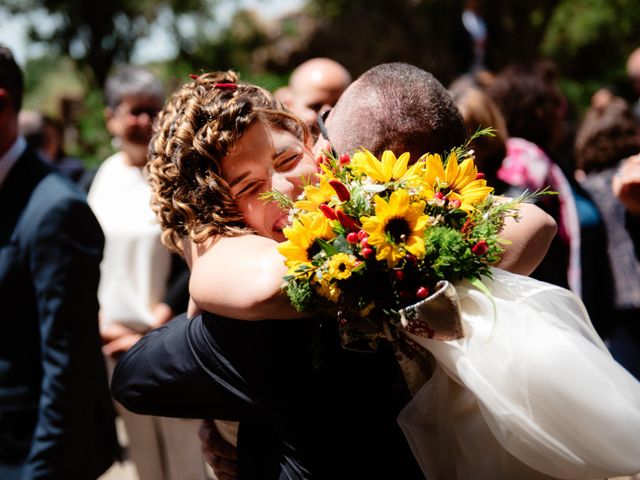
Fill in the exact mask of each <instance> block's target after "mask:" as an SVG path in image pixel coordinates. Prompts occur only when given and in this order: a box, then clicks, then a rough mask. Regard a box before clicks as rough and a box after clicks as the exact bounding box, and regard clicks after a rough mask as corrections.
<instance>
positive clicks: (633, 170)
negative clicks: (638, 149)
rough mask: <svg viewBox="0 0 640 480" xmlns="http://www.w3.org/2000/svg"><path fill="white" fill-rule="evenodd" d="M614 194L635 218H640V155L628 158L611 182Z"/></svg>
mask: <svg viewBox="0 0 640 480" xmlns="http://www.w3.org/2000/svg"><path fill="white" fill-rule="evenodd" d="M611 188H612V190H613V194H614V195H615V196H616V197H617V198H618V200H620V202H621V203H622V204H623V205H624V207H625V208H626V209H627V211H628V212H629V213H630V214H631V215H633V216H636V217H637V216H640V155H634V156H633V157H629V158H627V159H626V160H625V161H624V162H623V163H622V164H621V165H620V168H619V169H618V172H617V173H616V174H615V175H614V177H613V179H612V181H611Z"/></svg>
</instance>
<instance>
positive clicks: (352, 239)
mask: <svg viewBox="0 0 640 480" xmlns="http://www.w3.org/2000/svg"><path fill="white" fill-rule="evenodd" d="M347 242H349V243H358V234H357V233H356V232H349V233H347Z"/></svg>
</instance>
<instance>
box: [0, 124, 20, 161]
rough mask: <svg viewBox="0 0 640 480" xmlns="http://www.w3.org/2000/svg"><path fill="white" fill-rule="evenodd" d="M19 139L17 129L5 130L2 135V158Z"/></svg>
mask: <svg viewBox="0 0 640 480" xmlns="http://www.w3.org/2000/svg"><path fill="white" fill-rule="evenodd" d="M17 139H18V130H17V128H16V129H10V128H9V129H8V131H6V132H3V135H0V158H2V157H3V156H4V154H5V153H7V152H8V151H9V149H10V148H11V147H12V146H13V144H14V143H16V140H17Z"/></svg>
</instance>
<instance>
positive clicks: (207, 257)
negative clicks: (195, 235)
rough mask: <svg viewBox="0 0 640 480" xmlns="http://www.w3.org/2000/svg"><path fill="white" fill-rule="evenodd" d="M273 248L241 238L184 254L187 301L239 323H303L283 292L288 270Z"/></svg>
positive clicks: (257, 240) (251, 238)
mask: <svg viewBox="0 0 640 480" xmlns="http://www.w3.org/2000/svg"><path fill="white" fill-rule="evenodd" d="M277 245H278V243H277V242H276V241H275V240H271V239H268V238H265V237H261V236H258V235H244V236H242V237H227V238H219V239H217V240H216V241H215V242H214V243H212V244H211V245H203V246H192V247H191V248H189V249H187V250H186V253H185V255H189V256H190V263H191V280H190V283H189V293H190V294H191V298H192V299H193V301H194V302H195V304H196V305H197V306H198V307H199V308H200V309H201V310H205V311H208V312H212V313H215V314H218V315H222V316H225V317H231V318H236V319H239V320H263V319H267V318H269V319H293V318H302V317H305V316H306V315H305V314H303V313H300V312H298V311H296V309H295V308H293V307H292V306H291V304H290V303H289V300H288V299H287V296H286V294H285V293H284V292H283V291H282V288H281V287H282V283H283V277H284V275H285V274H286V272H287V268H286V267H285V264H284V257H282V255H280V253H278V251H277V250H276V247H277Z"/></svg>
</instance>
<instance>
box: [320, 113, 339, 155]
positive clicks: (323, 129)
mask: <svg viewBox="0 0 640 480" xmlns="http://www.w3.org/2000/svg"><path fill="white" fill-rule="evenodd" d="M330 112H331V109H330V108H327V109H326V110H324V111H322V112H320V113H318V119H317V120H316V121H317V123H318V128H319V129H320V135H322V138H324V139H325V140H326V141H327V142H329V145H331V155H333V158H338V152H336V149H335V148H333V145H332V143H331V140H330V139H329V132H328V131H327V127H326V126H325V124H324V122H325V120H326V119H327V117H328V116H329V113H330Z"/></svg>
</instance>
